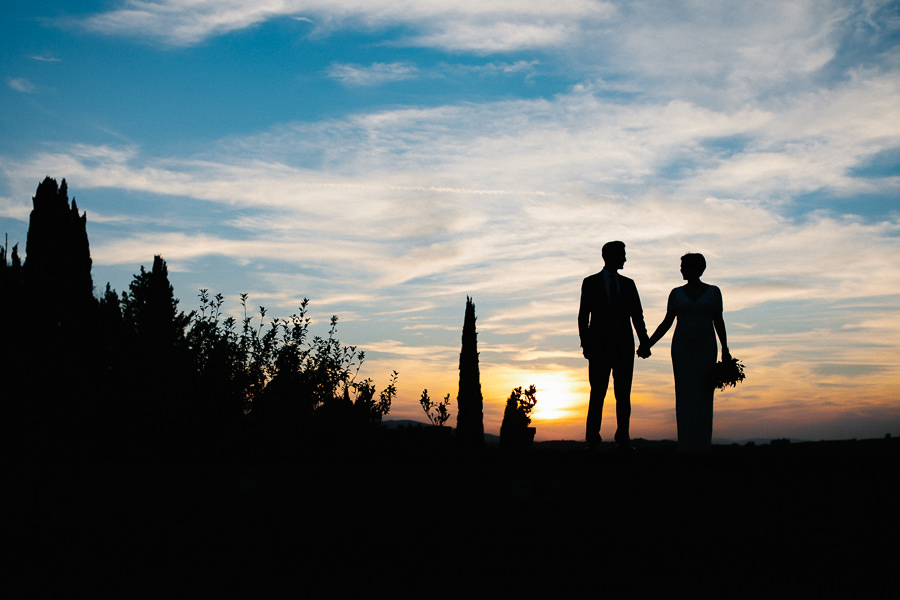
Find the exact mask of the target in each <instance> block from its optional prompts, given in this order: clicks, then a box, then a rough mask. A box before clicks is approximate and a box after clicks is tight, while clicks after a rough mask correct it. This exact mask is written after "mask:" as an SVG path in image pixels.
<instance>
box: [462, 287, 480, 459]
mask: <svg viewBox="0 0 900 600" xmlns="http://www.w3.org/2000/svg"><path fill="white" fill-rule="evenodd" d="M456 402H457V406H458V409H457V410H458V412H457V417H456V433H457V436H459V439H460V441H461V442H462V443H463V444H465V445H467V446H470V447H475V448H479V447H481V446H483V445H484V412H483V411H484V398H483V397H482V395H481V374H480V372H479V370H478V334H477V333H476V331H475V304H474V303H473V302H472V299H471V298H469V297H468V296H466V316H465V320H464V321H463V331H462V349H461V350H460V353H459V393H458V394H457V396H456Z"/></svg>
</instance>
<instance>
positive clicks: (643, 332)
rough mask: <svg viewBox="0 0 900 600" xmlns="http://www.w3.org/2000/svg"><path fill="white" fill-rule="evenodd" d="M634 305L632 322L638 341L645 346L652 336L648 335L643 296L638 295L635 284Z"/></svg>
mask: <svg viewBox="0 0 900 600" xmlns="http://www.w3.org/2000/svg"><path fill="white" fill-rule="evenodd" d="M632 285H633V286H634V305H633V306H632V307H631V322H632V324H634V330H635V332H637V336H638V341H639V342H640V345H641V346H645V345H646V344H647V342H648V341H649V340H650V338H649V337H648V336H647V325H646V323H644V309H643V308H642V307H641V297H640V296H639V295H638V291H637V286H636V285H634V283H632Z"/></svg>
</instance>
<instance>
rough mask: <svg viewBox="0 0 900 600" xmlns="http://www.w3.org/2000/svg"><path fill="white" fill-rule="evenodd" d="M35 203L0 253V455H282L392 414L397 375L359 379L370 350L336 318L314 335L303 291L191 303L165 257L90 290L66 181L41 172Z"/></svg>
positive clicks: (80, 219) (82, 233) (80, 225)
mask: <svg viewBox="0 0 900 600" xmlns="http://www.w3.org/2000/svg"><path fill="white" fill-rule="evenodd" d="M33 203H34V209H33V211H32V213H31V217H30V222H29V229H28V238H27V243H26V255H25V257H24V259H23V258H22V257H20V255H19V249H18V244H16V245H14V246H13V247H12V249H9V248H8V247H3V248H2V249H0V302H2V305H0V319H2V322H0V327H2V333H3V335H2V340H3V345H2V403H0V411H2V415H0V427H2V436H0V437H2V443H3V444H4V445H5V448H4V451H6V452H13V453H16V452H26V453H44V452H63V453H66V452H84V451H88V452H89V451H103V452H109V451H110V450H121V451H124V452H161V451H162V452H165V451H169V450H183V449H186V448H203V449H207V448H210V447H221V444H225V445H229V444H235V443H241V444H245V443H249V444H251V445H252V448H253V449H254V450H257V451H261V452H268V451H277V452H281V451H290V450H293V449H297V448H298V447H299V446H302V445H303V444H307V443H318V442H322V441H323V440H331V441H341V440H351V439H353V440H356V439H359V438H360V434H361V433H363V432H366V431H369V430H371V429H373V428H374V426H375V425H377V424H379V423H380V422H381V418H382V417H383V416H384V415H385V414H386V413H387V412H388V411H389V410H390V407H391V401H392V400H393V398H394V396H395V393H396V387H395V382H396V377H397V374H396V373H394V374H393V376H392V379H391V381H390V382H389V384H388V385H387V386H386V387H384V389H382V390H381V391H380V392H379V391H378V390H377V389H376V388H375V385H374V383H373V382H372V381H371V380H370V379H362V380H361V379H359V377H358V373H359V368H360V365H361V364H362V362H363V360H364V354H363V352H362V351H358V350H357V349H356V348H355V347H353V346H347V345H344V344H342V343H341V342H340V341H339V340H338V339H337V337H336V327H337V317H332V319H331V327H330V330H329V332H328V334H327V336H324V337H321V336H314V337H313V336H311V335H310V331H309V324H310V319H309V317H308V316H307V306H308V301H307V300H303V301H302V303H301V304H300V306H299V311H298V312H297V313H296V314H294V315H291V316H290V317H289V318H287V319H281V318H275V319H269V318H268V317H267V315H266V311H265V309H264V308H262V307H260V308H259V310H258V311H253V310H251V309H250V308H249V307H248V303H247V302H248V299H247V296H246V295H242V297H241V301H242V304H243V306H244V315H243V319H242V320H241V321H240V322H239V321H238V320H236V319H235V318H233V317H225V316H224V315H223V314H222V306H223V302H224V299H223V297H222V296H221V295H219V294H215V295H213V294H210V293H209V292H208V291H207V290H201V291H200V294H199V307H198V308H197V309H196V310H193V311H190V312H187V313H186V312H184V311H182V310H180V309H179V300H178V299H176V297H175V293H174V289H173V287H172V285H171V283H170V282H169V278H168V272H167V268H166V262H165V261H164V260H163V258H162V257H160V256H155V257H154V258H153V265H152V267H151V268H150V269H149V270H148V269H145V268H144V267H143V266H141V267H140V272H139V273H137V274H135V276H134V278H133V280H132V281H131V283H130V284H129V286H128V289H127V290H126V291H123V292H122V293H121V294H119V293H117V292H116V291H115V290H113V289H111V287H110V285H109V284H106V287H105V290H104V291H103V292H102V293H101V294H99V295H95V292H94V285H93V281H92V277H91V257H90V247H89V243H88V236H87V231H86V220H87V219H86V214H80V213H79V210H78V207H77V205H76V203H75V200H74V199H72V201H71V203H70V202H69V198H68V190H67V186H66V181H65V180H63V181H62V183H61V184H57V182H56V181H55V180H54V179H51V178H49V177H48V178H46V179H44V181H43V182H41V183H40V185H39V186H38V187H37V191H36V193H35V196H34V198H33Z"/></svg>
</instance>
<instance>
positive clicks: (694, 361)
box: [637, 253, 731, 454]
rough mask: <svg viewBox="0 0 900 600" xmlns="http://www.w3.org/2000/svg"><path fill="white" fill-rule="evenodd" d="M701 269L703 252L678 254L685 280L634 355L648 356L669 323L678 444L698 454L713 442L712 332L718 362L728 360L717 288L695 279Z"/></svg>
mask: <svg viewBox="0 0 900 600" xmlns="http://www.w3.org/2000/svg"><path fill="white" fill-rule="evenodd" d="M705 270H706V259H705V258H703V255H702V254H695V253H688V254H685V255H684V256H682V257H681V275H682V277H683V278H684V279H685V280H686V281H687V283H686V284H685V285H683V286H681V287H677V288H675V289H673V290H672V291H671V292H670V293H669V301H668V305H667V307H666V316H665V318H664V319H663V320H662V323H660V324H659V327H657V328H656V331H654V332H653V335H652V336H650V339H649V341H648V342H647V345H646V346H642V347H640V348H638V350H637V354H638V356H644V357H646V356H649V355H650V348H651V347H652V346H653V345H654V344H655V343H656V342H658V341H659V340H660V339H661V338H662V337H663V336H664V335H665V334H666V332H668V331H669V329H670V328H671V327H672V324H673V323H674V322H675V320H676V319H677V320H678V324H677V325H676V326H675V334H674V335H673V336H672V370H673V371H674V373H675V419H676V421H677V425H678V449H679V450H680V451H681V452H685V453H689V454H697V453H703V452H708V451H709V450H710V447H711V444H712V417H713V392H714V391H715V384H714V383H713V378H712V371H713V367H715V364H716V354H717V347H716V334H718V336H719V340H720V341H721V342H722V361H723V362H724V361H727V360H730V359H731V354H730V353H729V351H728V342H727V340H726V335H725V321H724V319H723V318H722V292H721V291H719V288H717V287H716V286H714V285H709V284H707V283H703V282H702V281H700V276H701V275H702V274H703V271H705Z"/></svg>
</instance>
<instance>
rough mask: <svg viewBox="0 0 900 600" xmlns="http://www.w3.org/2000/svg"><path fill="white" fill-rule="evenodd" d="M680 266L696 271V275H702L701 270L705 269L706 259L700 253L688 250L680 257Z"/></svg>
mask: <svg viewBox="0 0 900 600" xmlns="http://www.w3.org/2000/svg"><path fill="white" fill-rule="evenodd" d="M681 266H682V267H684V268H685V269H688V270H690V271H693V272H695V273H697V277H699V276H700V275H703V271H705V270H706V259H705V258H703V255H702V254H699V253H696V252H688V253H687V254H685V255H684V256H682V257H681Z"/></svg>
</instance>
